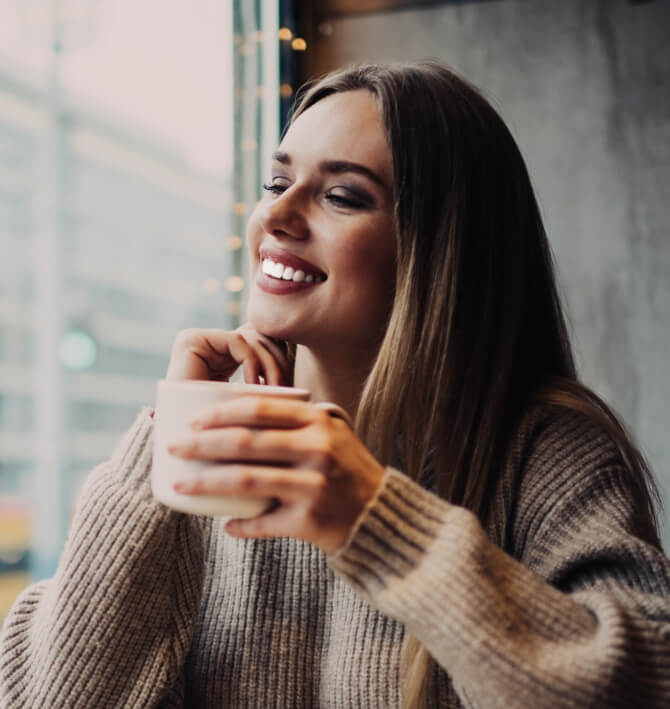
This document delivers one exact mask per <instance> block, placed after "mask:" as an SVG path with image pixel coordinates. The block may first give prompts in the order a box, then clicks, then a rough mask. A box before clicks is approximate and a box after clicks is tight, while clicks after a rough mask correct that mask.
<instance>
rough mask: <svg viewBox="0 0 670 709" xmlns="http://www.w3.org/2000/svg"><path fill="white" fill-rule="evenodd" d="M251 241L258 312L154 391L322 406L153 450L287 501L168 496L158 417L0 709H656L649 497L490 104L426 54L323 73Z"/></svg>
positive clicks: (268, 414)
mask: <svg viewBox="0 0 670 709" xmlns="http://www.w3.org/2000/svg"><path fill="white" fill-rule="evenodd" d="M247 236H248V246H249V258H250V266H251V269H252V272H254V274H255V279H254V281H253V283H252V286H251V293H250V296H249V305H248V318H249V322H248V323H246V324H245V325H244V326H242V327H241V328H238V329H237V330H235V331H233V332H229V331H224V330H217V329H213V328H210V329H199V328H194V329H189V330H185V331H182V332H181V333H179V334H178V335H177V337H176V338H175V341H174V345H173V348H172V354H171V358H170V364H169V367H168V371H167V375H166V378H167V379H168V380H172V381H180V380H193V379H196V380H211V381H224V382H225V381H227V380H228V379H229V378H230V376H232V375H233V373H234V372H235V371H236V370H237V369H238V368H239V367H242V369H243V373H244V379H245V382H247V383H250V384H269V385H284V386H295V387H300V388H301V389H306V390H309V393H310V395H311V401H306V400H296V399H295V397H293V398H290V397H288V398H285V399H280V398H279V397H275V396H262V395H260V393H259V394H258V395H253V394H250V395H249V396H245V397H244V398H242V397H240V398H229V399H227V400H225V401H220V402H218V403H216V404H214V405H211V406H210V407H209V408H207V409H204V410H202V411H199V412H198V414H197V416H196V417H195V419H194V420H193V421H191V426H190V428H189V429H187V431H186V434H185V435H184V436H182V437H181V438H180V439H178V440H174V441H170V442H169V445H168V447H167V450H168V451H169V453H170V454H171V455H172V456H174V457H175V458H176V459H177V462H180V461H179V460H178V459H183V461H185V465H186V466H189V465H191V464H193V465H194V467H192V468H186V469H185V470H184V471H183V472H182V473H181V474H180V476H179V477H178V479H176V480H175V481H174V485H173V489H174V490H175V492H178V493H179V494H180V495H182V496H188V495H192V496H198V495H205V496H219V497H221V498H225V497H227V496H232V497H235V496H244V495H246V496H250V497H261V498H267V499H269V500H271V504H270V505H269V507H267V509H265V511H264V512H262V513H261V514H259V515H258V516H256V517H253V518H249V519H232V520H225V519H219V518H212V517H202V518H200V517H194V516H191V515H186V514H179V513H178V512H176V511H175V510H172V509H169V508H167V507H165V506H163V505H161V504H160V503H158V502H157V501H156V499H154V498H153V497H152V494H151V488H150V483H149V471H150V469H151V446H152V436H153V431H154V418H153V414H154V412H153V411H151V410H144V411H142V412H141V413H140V414H139V415H138V418H137V420H136V422H135V424H134V426H133V427H132V428H131V429H130V431H129V432H128V433H127V435H126V436H125V438H124V439H123V440H122V441H121V443H120V444H119V446H118V447H117V449H116V451H115V452H114V454H113V456H112V458H111V459H110V461H109V462H108V463H107V464H105V465H103V466H100V467H99V468H97V469H96V470H94V471H93V472H92V473H91V475H90V476H89V478H88V480H87V483H86V487H85V488H84V490H83V491H82V494H81V497H80V502H79V507H78V510H77V512H76V514H75V517H74V520H73V528H72V532H71V534H70V539H69V542H68V545H67V547H66V549H65V552H64V554H63V557H62V559H61V563H60V566H59V569H58V572H57V573H56V575H55V576H54V577H53V578H52V579H50V580H48V581H45V582H43V583H41V584H37V585H34V586H32V587H30V588H29V589H28V590H27V591H26V592H25V593H24V594H23V595H22V596H21V597H20V598H19V599H18V601H17V602H16V604H15V605H14V607H13V609H12V611H11V613H10V616H9V618H8V621H7V623H6V625H5V628H4V630H3V635H2V638H1V639H0V660H1V662H0V699H1V700H2V703H3V706H5V705H6V706H7V707H9V709H14V708H15V707H16V708H18V707H22V706H26V705H36V706H60V705H63V704H67V703H71V704H72V705H73V706H95V707H106V706H109V707H113V706H160V707H183V706H199V707H210V706H211V707H218V706H227V707H228V706H229V707H250V708H251V707H258V706H266V705H267V706H277V707H320V706H330V707H337V708H338V709H349V708H350V707H366V708H372V707H375V708H377V707H378V708H379V709H381V708H382V707H383V708H387V707H399V706H402V707H406V708H411V709H419V708H421V707H442V706H450V707H459V706H464V707H473V708H474V707H501V706H504V707H506V708H508V707H509V708H515V707H516V708H519V709H521V708H523V709H526V708H527V707H534V708H538V709H555V708H557V707H558V708H561V707H564V708H565V709H568V708H570V709H573V708H574V707H577V706H579V707H581V706H589V707H602V708H603V709H604V708H605V707H606V708H608V709H610V708H611V707H620V708H621V709H624V707H626V708H627V707H630V706H644V707H648V708H651V709H661V707H666V706H667V705H668V703H669V702H670V682H669V681H668V679H667V667H668V663H669V662H670V561H669V560H668V559H667V558H666V557H665V555H664V554H663V552H662V551H661V549H660V545H659V541H658V533H657V526H656V517H655V507H654V502H655V487H654V482H653V479H652V477H651V474H650V473H649V471H648V469H647V467H646V465H645V462H644V460H643V458H642V456H641V454H640V453H639V451H638V450H637V449H636V448H635V446H634V445H633V443H632V442H631V440H630V439H629V437H628V436H627V434H626V432H625V430H624V428H623V427H622V426H621V424H620V423H619V422H618V420H617V418H616V417H615V415H614V414H613V413H612V412H611V411H610V410H609V409H608V407H607V406H606V405H605V404H604V403H603V402H602V401H601V400H600V399H599V398H598V397H597V396H596V395H595V394H594V393H593V392H591V391H590V390H588V389H587V388H586V387H584V386H583V385H582V384H580V382H579V381H578V380H577V377H576V373H575V368H574V363H573V358H572V353H571V348H570V343H569V340H568V337H567V330H566V326H565V322H564V318H563V314H562V311H561V307H560V300H559V297H558V293H557V288H556V284H555V279H554V274H553V268H552V260H551V254H550V251H549V247H548V243H547V239H546V235H545V233H544V229H543V226H542V221H541V218H540V214H539V210H538V207H537V203H536V201H535V197H534V195H533V191H532V189H531V185H530V180H529V177H528V174H527V171H526V168H525V165H524V163H523V160H522V158H521V156H520V154H519V151H518V149H517V147H516V145H515V143H514V141H513V139H512V137H511V135H510V133H509V131H508V130H507V128H506V127H505V125H504V124H503V122H502V120H501V119H500V118H499V116H498V115H497V114H496V113H495V111H494V110H493V109H492V108H491V106H490V105H489V104H488V103H487V102H486V101H485V100H484V99H483V98H482V97H481V96H480V94H479V93H478V92H477V91H476V90H475V89H474V88H473V87H471V86H470V85H468V84H467V83H466V82H464V81H463V80H461V79H459V78H458V77H457V76H456V75H454V74H453V73H452V72H451V71H449V70H448V69H446V68H445V67H442V66H440V65H437V64H435V63H430V62H428V63H421V64H416V65H393V66H377V65H365V66H362V67H355V68H352V69H349V70H344V71H342V72H339V73H335V74H333V75H330V76H327V77H325V78H324V79H322V80H321V81H319V82H317V83H316V84H315V85H314V86H312V87H311V88H309V89H308V90H307V91H306V92H305V93H304V95H303V96H302V98H301V100H300V101H299V102H298V104H297V107H296V110H295V112H294V115H293V118H292V121H291V123H290V126H289V128H288V130H287V131H286V133H285V135H284V137H283V139H282V141H281V145H280V146H279V151H278V152H277V153H275V160H274V164H273V170H272V175H271V177H270V180H269V182H268V184H267V193H266V195H265V197H264V198H263V200H262V201H261V202H260V203H259V204H258V205H257V207H256V208H255V210H254V212H253V214H252V215H251V216H250V218H249V222H248V228H247ZM197 386H198V387H202V386H207V387H211V386H213V385H212V384H198V385H197ZM216 386H217V387H221V386H226V385H222V384H217V385H216ZM256 391H257V390H256ZM261 391H262V388H261ZM268 391H272V390H268ZM292 393H295V392H292ZM324 402H331V404H330V405H332V403H334V404H336V405H338V406H339V407H341V408H343V409H344V410H345V411H346V412H347V413H348V414H349V416H350V418H351V421H352V422H353V424H352V425H350V424H349V423H348V422H347V421H345V419H344V418H334V417H332V416H330V415H328V414H327V413H326V412H325V411H324V410H323V408H321V407H323V406H324ZM160 413H161V409H160V407H159V410H158V419H157V420H158V421H159V422H160V421H161V417H160ZM196 464H197V465H196ZM630 668H634V671H633V670H631V669H630Z"/></svg>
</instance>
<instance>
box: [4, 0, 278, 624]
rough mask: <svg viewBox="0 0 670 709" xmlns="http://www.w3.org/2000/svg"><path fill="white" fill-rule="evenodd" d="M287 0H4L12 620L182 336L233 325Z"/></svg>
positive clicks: (270, 125)
mask: <svg viewBox="0 0 670 709" xmlns="http://www.w3.org/2000/svg"><path fill="white" fill-rule="evenodd" d="M278 17H279V15H278V4H277V3H275V2H273V1H269V2H265V1H262V0H235V1H234V2H232V3H228V2H220V1H218V0H191V2H189V3H169V4H166V3H163V2H161V0H143V2H142V3H136V2H134V0H113V1H112V0H93V1H90V2H83V0H70V1H68V0H0V254H1V257H0V620H1V619H2V618H3V617H4V615H5V613H6V612H7V610H8V608H9V606H10V605H11V603H12V602H13V600H14V598H15V597H16V595H17V594H18V593H19V592H20V590H21V589H22V588H24V587H25V585H26V584H27V583H29V582H30V581H34V580H37V579H40V578H45V577H47V576H50V575H51V574H53V572H54V570H55V568H56V565H57V561H58V557H59V555H60V552H61V550H62V548H63V544H64V541H65V537H66V533H67V527H68V524H69V520H70V517H71V513H72V509H73V504H74V500H75V497H76V493H77V490H78V488H79V485H80V483H81V481H82V479H83V477H84V476H85V475H86V474H87V473H88V472H89V471H90V470H91V469H92V468H93V467H94V466H95V465H97V464H99V463H101V462H102V461H104V460H106V459H108V458H109V457H110V455H111V453H112V451H113V449H114V448H115V446H116V445H117V443H118V441H119V439H120V436H121V435H122V433H123V432H124V430H126V429H127V428H128V426H129V425H130V424H131V423H132V421H133V419H134V417H135V416H136V414H137V412H138V411H139V409H140V408H141V407H142V406H144V405H151V404H152V403H153V402H154V398H155V386H156V381H157V380H158V379H159V378H160V377H162V376H163V375H164V373H165V370H166V367H167V363H168V358H169V352H170V347H171V344H172V340H173V339H174V336H175V334H176V333H177V332H178V331H179V330H180V329H182V328H184V327H222V328H234V327H236V326H237V325H238V324H239V323H240V318H241V315H242V313H243V310H244V304H243V299H244V283H245V279H246V274H245V273H244V270H243V269H244V266H243V264H244V256H243V253H244V248H243V236H244V224H245V222H246V217H247V215H248V213H249V211H250V210H251V208H252V207H253V205H254V203H255V201H256V200H257V199H258V197H259V194H260V185H261V182H262V179H263V174H262V173H263V170H264V166H263V165H262V164H261V157H260V156H261V155H265V154H268V153H269V151H270V150H271V148H272V147H273V146H274V145H276V143H277V142H278V135H279V108H278V106H279V95H280V94H279V74H278V71H279V70H278V47H279V41H280V40H279V36H278V29H279V24H278V23H279V20H278Z"/></svg>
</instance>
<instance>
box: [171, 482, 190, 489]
mask: <svg viewBox="0 0 670 709" xmlns="http://www.w3.org/2000/svg"><path fill="white" fill-rule="evenodd" d="M189 486H190V483H189V482H188V481H187V480H175V482H173V483H172V487H173V489H174V490H175V491H176V492H186V491H188V489H189Z"/></svg>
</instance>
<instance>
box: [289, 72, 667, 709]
mask: <svg viewBox="0 0 670 709" xmlns="http://www.w3.org/2000/svg"><path fill="white" fill-rule="evenodd" d="M358 89H365V90H367V91H370V92H371V93H372V94H373V95H374V96H375V97H376V99H377V102H378V106H379V110H380V114H381V116H382V119H383V123H384V127H385V131H386V136H387V141H388V144H389V147H390V150H391V155H392V164H393V191H394V210H395V211H394V217H395V237H396V255H397V257H396V263H397V267H396V277H395V298H394V303H393V307H392V309H391V313H390V316H389V320H388V323H387V327H386V331H385V335H384V338H383V340H382V342H381V344H380V347H379V352H378V355H377V358H376V361H375V363H374V366H373V367H372V370H371V371H370V373H369V376H368V378H367V381H366V384H365V387H364V390H363V394H362V397H361V402H360V405H359V409H358V413H357V417H356V430H357V432H358V434H359V435H360V437H361V438H362V440H363V441H364V442H365V443H366V445H367V446H368V447H369V448H370V450H371V451H372V452H373V453H374V454H375V456H376V457H377V458H378V459H379V460H380V461H382V462H383V463H387V464H388V463H395V464H399V465H401V466H402V469H403V471H404V472H405V473H407V474H408V475H409V476H410V477H411V478H413V479H414V480H417V481H419V480H420V479H421V475H422V471H423V470H424V467H425V465H426V463H427V461H428V460H429V459H430V458H432V460H433V463H434V469H435V472H436V486H437V492H438V494H439V495H441V496H442V497H444V498H445V499H446V500H449V501H450V502H452V503H454V504H458V505H463V506H465V507H467V508H468V509H470V510H472V511H473V512H474V513H475V514H477V515H478V517H479V519H480V520H481V521H482V523H485V522H486V519H487V516H488V514H489V506H490V504H491V496H492V493H493V491H494V489H495V487H496V482H497V480H498V477H499V475H500V461H501V460H503V459H504V454H505V449H506V446H507V444H508V441H509V438H510V436H511V433H512V430H513V428H514V427H515V425H516V424H517V422H518V420H519V417H520V415H521V413H522V411H523V409H524V408H525V407H526V406H528V404H529V403H530V401H531V400H532V399H537V398H540V399H542V400H544V401H547V402H548V403H553V404H556V405H560V406H567V407H570V408H575V409H579V410H581V411H583V412H585V413H587V414H588V415H589V416H591V417H595V418H597V419H598V420H600V421H601V422H603V424H604V425H605V426H606V427H607V428H608V430H610V431H611V433H612V435H613V437H614V438H615V440H616V441H617V442H618V444H619V447H620V449H621V451H622V454H623V456H624V459H625V460H626V461H627V462H628V468H629V471H628V472H629V475H630V476H631V480H632V481H633V489H634V490H636V491H637V499H636V500H634V501H633V502H634V504H635V505H636V509H637V510H638V512H639V514H638V518H639V520H640V522H639V523H640V530H639V531H640V534H642V535H643V536H645V537H646V538H647V539H649V540H650V541H652V542H655V543H656V544H658V534H657V524H656V516H655V504H656V503H657V501H658V493H657V491H656V488H655V486H654V482H653V480H652V478H651V476H650V475H649V472H648V469H647V467H646V465H645V462H644V460H643V458H642V456H641V455H640V454H639V452H638V451H637V450H636V449H635V447H634V446H633V444H632V443H631V442H630V440H629V438H628V436H627V434H626V433H625V431H624V429H623V428H622V426H621V425H620V424H619V422H618V421H617V420H616V418H615V417H614V416H613V414H612V413H611V412H610V411H609V409H608V408H607V406H606V405H605V404H604V403H603V402H602V401H601V400H600V399H598V398H597V397H596V396H595V395H594V394H593V393H592V392H590V391H589V390H588V389H586V387H584V386H583V385H581V384H579V382H578V381H577V378H576V373H575V366H574V361H573V356H572V351H571V347H570V342H569V338H568V331H567V327H566V323H565V319H564V316H563V312H562V307H561V303H560V299H559V296H558V292H557V288H556V283H555V277H554V269H553V261H552V255H551V251H550V248H549V244H548V241H547V238H546V234H545V231H544V227H543V225H542V220H541V217H540V212H539V209H538V206H537V202H536V200H535V196H534V194H533V189H532V186H531V183H530V179H529V177H528V173H527V170H526V166H525V164H524V161H523V159H522V157H521V154H520V152H519V150H518V148H517V145H516V143H515V141H514V139H513V138H512V136H511V134H510V132H509V130H508V129H507V127H506V126H505V124H504V123H503V121H502V119H501V118H500V117H499V115H498V114H497V113H496V111H495V110H494V109H493V108H492V107H491V105H490V104H489V103H488V102H487V101H486V100H485V99H484V98H483V97H482V95H481V94H480V93H479V92H478V91H477V90H476V89H475V88H473V87H472V86H471V85H469V84H468V83H467V82H465V81H464V80H463V79H461V78H459V77H458V76H456V75H455V74H454V73H453V72H452V71H450V70H449V69H447V68H445V67H444V66H442V65H440V64H438V63H436V62H422V63H419V64H411V65H407V64H402V65H400V64H399V65H376V64H366V65H362V66H354V67H351V68H348V69H345V70H342V71H338V72H334V73H332V74H329V75H327V76H326V77H324V78H322V79H320V80H319V81H317V82H315V83H314V84H312V85H310V86H308V87H307V88H306V89H305V90H303V91H302V92H300V93H299V95H298V101H297V104H296V107H295V110H294V112H293V115H292V120H295V118H296V117H297V116H299V115H300V114H301V113H302V112H303V111H305V110H307V109H308V108H309V107H310V106H312V105H313V104H315V103H316V102H317V101H319V100H321V99H323V98H325V97H326V96H329V95H331V94H333V93H335V92H343V91H353V90H358ZM398 442H399V443H400V456H401V460H400V461H397V460H395V458H394V456H395V453H396V451H397V445H398ZM433 667H434V661H433V660H432V658H431V656H430V654H429V653H428V652H427V650H426V649H425V648H424V647H423V646H422V645H421V643H420V642H419V641H418V640H417V638H415V637H414V636H413V635H411V633H409V634H407V636H406V638H405V641H404V646H403V648H402V653H401V683H402V698H403V707H405V709H418V708H419V707H424V706H426V705H427V703H428V693H429V691H430V686H431V685H430V679H431V674H432V671H433Z"/></svg>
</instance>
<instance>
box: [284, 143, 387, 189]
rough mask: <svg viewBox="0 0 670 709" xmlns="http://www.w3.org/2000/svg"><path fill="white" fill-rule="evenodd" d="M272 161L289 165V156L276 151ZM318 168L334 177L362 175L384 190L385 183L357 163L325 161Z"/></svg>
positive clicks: (368, 169) (367, 168)
mask: <svg viewBox="0 0 670 709" xmlns="http://www.w3.org/2000/svg"><path fill="white" fill-rule="evenodd" d="M272 159H273V160H276V161H277V162H280V163H281V164H282V165H290V164H291V156H290V155H289V154H288V153H285V152H283V151H282V150H277V151H275V152H274V153H272ZM319 167H320V168H321V169H322V170H325V171H326V172H330V173H332V174H335V175H339V174H341V173H343V172H356V173H358V174H359V175H363V176H364V177H367V178H368V179H370V180H372V181H373V182H376V183H377V184H378V185H379V186H380V187H381V188H383V189H386V183H385V182H384V180H382V178H381V177H379V175H377V174H376V173H375V172H373V171H372V170H371V169H370V168H369V167H365V165H360V164H359V163H357V162H350V161H349V160H325V161H324V162H322V163H320V165H319Z"/></svg>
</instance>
